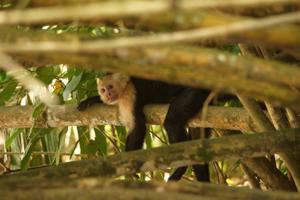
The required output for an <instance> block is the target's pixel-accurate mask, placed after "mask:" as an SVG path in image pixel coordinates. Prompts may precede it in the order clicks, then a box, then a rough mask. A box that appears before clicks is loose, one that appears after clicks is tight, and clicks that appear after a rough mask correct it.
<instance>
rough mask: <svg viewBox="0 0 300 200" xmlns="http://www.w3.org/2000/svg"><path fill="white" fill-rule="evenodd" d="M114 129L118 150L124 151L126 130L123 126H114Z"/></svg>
mask: <svg viewBox="0 0 300 200" xmlns="http://www.w3.org/2000/svg"><path fill="white" fill-rule="evenodd" d="M115 129H116V132H117V135H118V138H119V140H120V150H121V151H125V140H126V135H127V131H126V128H125V127H124V126H115Z"/></svg>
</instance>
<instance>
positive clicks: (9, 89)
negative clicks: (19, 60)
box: [0, 80, 18, 103]
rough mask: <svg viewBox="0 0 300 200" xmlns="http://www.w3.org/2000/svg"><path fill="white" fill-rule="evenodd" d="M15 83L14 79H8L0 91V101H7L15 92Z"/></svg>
mask: <svg viewBox="0 0 300 200" xmlns="http://www.w3.org/2000/svg"><path fill="white" fill-rule="evenodd" d="M17 85H18V84H17V82H16V81H13V80H12V81H10V82H9V83H8V84H7V85H6V87H5V88H4V90H3V91H2V92H1V93H0V102H3V103H4V102H5V101H8V100H9V99H10V98H11V96H12V95H13V93H14V92H15V90H16V87H17Z"/></svg>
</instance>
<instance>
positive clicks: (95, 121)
mask: <svg viewBox="0 0 300 200" xmlns="http://www.w3.org/2000/svg"><path fill="white" fill-rule="evenodd" d="M167 109H168V106H167V105H149V106H146V108H145V113H146V117H147V122H148V123H149V124H163V120H164V118H165V115H166V112H167ZM33 110H34V108H33V106H12V107H0V128H29V127H32V126H33V125H34V126H36V127H42V128H47V127H60V126H82V125H104V124H113V125H120V123H119V121H118V118H117V109H116V107H112V106H104V105H99V106H94V107H91V109H88V110H86V111H82V112H79V111H78V110H77V109H76V108H75V106H66V105H65V106H52V107H49V108H48V110H47V111H46V113H45V114H44V115H43V117H44V118H39V119H37V121H35V123H34V122H33V119H32V117H31V116H32V112H33ZM189 126H190V127H199V126H202V127H214V128H222V129H232V130H243V131H253V130H255V127H254V126H253V123H252V121H251V120H250V117H249V116H248V115H247V113H246V111H245V110H244V109H242V108H224V107H215V106H211V107H209V109H208V112H207V115H206V118H205V119H202V118H201V114H200V113H199V114H198V115H197V116H196V117H195V118H193V119H192V120H191V121H190V123H189Z"/></svg>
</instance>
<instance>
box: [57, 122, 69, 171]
mask: <svg viewBox="0 0 300 200" xmlns="http://www.w3.org/2000/svg"><path fill="white" fill-rule="evenodd" d="M66 134H67V128H63V129H61V130H60V133H59V141H58V150H57V151H56V154H55V164H56V165H58V164H59V162H60V153H61V151H62V149H63V147H64V145H65V140H66Z"/></svg>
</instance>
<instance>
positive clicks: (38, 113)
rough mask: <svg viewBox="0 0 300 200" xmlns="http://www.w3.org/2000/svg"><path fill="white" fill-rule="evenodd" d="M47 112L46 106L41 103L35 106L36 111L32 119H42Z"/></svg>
mask: <svg viewBox="0 0 300 200" xmlns="http://www.w3.org/2000/svg"><path fill="white" fill-rule="evenodd" d="M45 110H46V105H45V104H44V103H42V102H41V103H39V104H37V105H36V106H35V108H34V111H33V113H32V118H33V119H37V118H38V117H40V116H41V115H42V114H43V113H44V112H45Z"/></svg>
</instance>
